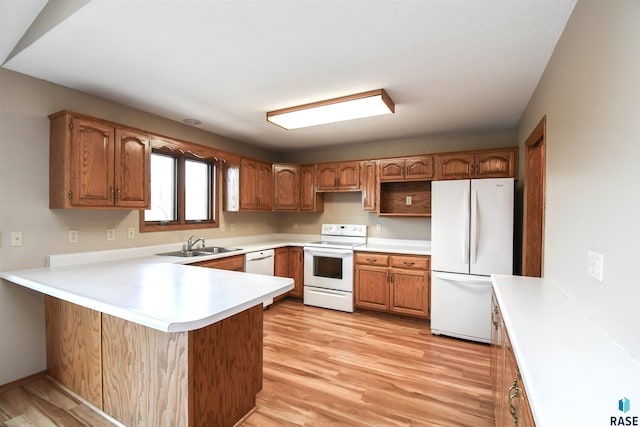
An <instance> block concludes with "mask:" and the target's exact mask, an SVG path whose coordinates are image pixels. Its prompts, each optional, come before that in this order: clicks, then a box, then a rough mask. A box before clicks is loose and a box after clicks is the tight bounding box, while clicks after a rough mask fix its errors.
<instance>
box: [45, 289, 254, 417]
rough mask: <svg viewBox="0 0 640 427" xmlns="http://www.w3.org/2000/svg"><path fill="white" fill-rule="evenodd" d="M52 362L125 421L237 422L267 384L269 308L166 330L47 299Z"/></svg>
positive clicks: (67, 382) (52, 369)
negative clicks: (181, 329)
mask: <svg viewBox="0 0 640 427" xmlns="http://www.w3.org/2000/svg"><path fill="white" fill-rule="evenodd" d="M45 298H46V299H45V312H46V339H47V368H48V371H49V374H50V375H51V376H52V377H53V378H54V379H56V380H57V381H59V382H60V383H61V384H63V385H64V386H66V387H67V388H69V389H70V390H71V391H73V392H75V393H77V394H78V395H80V396H81V397H83V398H84V399H86V400H87V401H89V402H90V403H92V404H93V405H95V406H96V407H98V408H100V409H101V410H103V411H104V412H105V413H107V414H109V415H110V416H112V417H113V418H115V419H116V420H118V421H119V422H121V423H123V424H125V425H127V426H131V427H134V426H171V427H179V426H184V427H194V426H232V425H234V424H235V423H236V422H237V421H238V420H240V419H241V418H242V417H243V416H245V415H246V414H247V413H248V412H249V411H251V409H252V408H254V406H255V401H256V394H257V393H258V392H259V391H260V390H261V389H262V336H263V325H262V321H263V318H262V316H263V308H262V304H258V305H256V306H254V307H251V308H249V309H247V310H244V311H242V312H240V313H238V314H236V315H233V316H231V317H228V318H226V319H223V320H220V321H218V322H216V323H213V324H211V325H209V326H206V327H204V328H200V329H196V330H192V331H187V332H172V333H169V332H162V331H159V330H156V329H152V328H149V327H147V326H143V325H140V324H137V323H134V322H130V321H127V320H123V319H120V318H118V317H115V316H111V315H108V314H105V313H101V312H99V311H95V310H92V309H89V308H85V307H82V306H79V305H76V304H73V303H70V302H67V301H63V300H61V299H58V298H54V297H51V296H46V297H45Z"/></svg>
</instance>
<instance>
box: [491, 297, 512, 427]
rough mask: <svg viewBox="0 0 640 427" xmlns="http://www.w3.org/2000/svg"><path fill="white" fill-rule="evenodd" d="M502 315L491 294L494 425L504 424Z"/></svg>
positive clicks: (504, 388)
mask: <svg viewBox="0 0 640 427" xmlns="http://www.w3.org/2000/svg"><path fill="white" fill-rule="evenodd" d="M503 330H504V324H503V323H502V316H501V314H500V309H499V307H498V303H497V302H496V300H495V296H494V295H492V296H491V380H492V388H493V402H494V404H495V418H496V426H502V425H505V423H506V422H507V421H508V420H505V419H504V414H505V413H504V402H505V399H504V390H506V389H507V387H504V383H503V380H504V369H505V368H504V346H503V340H504V338H503Z"/></svg>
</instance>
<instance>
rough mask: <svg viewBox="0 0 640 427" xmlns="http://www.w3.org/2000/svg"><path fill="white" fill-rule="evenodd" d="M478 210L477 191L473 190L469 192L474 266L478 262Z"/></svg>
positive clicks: (472, 261)
mask: <svg viewBox="0 0 640 427" xmlns="http://www.w3.org/2000/svg"><path fill="white" fill-rule="evenodd" d="M478 210H479V209H478V190H473V191H472V192H471V217H472V220H471V236H472V238H471V264H475V263H477V261H478V243H479V239H480V222H479V220H480V219H479V218H478Z"/></svg>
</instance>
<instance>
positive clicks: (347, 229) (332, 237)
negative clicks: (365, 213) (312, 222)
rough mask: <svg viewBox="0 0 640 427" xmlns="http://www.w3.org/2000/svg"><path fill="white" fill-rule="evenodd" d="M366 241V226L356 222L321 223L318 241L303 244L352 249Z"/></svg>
mask: <svg viewBox="0 0 640 427" xmlns="http://www.w3.org/2000/svg"><path fill="white" fill-rule="evenodd" d="M365 243H367V226H366V225H357V224H322V231H321V238H320V240H319V241H316V242H310V243H307V244H305V246H310V247H314V246H315V247H324V248H339V249H352V248H355V247H357V246H361V245H364V244H365Z"/></svg>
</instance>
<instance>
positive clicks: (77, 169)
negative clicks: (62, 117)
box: [71, 118, 115, 207]
mask: <svg viewBox="0 0 640 427" xmlns="http://www.w3.org/2000/svg"><path fill="white" fill-rule="evenodd" d="M71 126H72V130H71V192H72V196H71V204H72V205H74V206H86V207H99V206H113V205H114V196H115V186H114V181H113V172H114V150H115V149H114V129H113V128H112V127H110V126H107V125H104V124H101V123H97V122H92V121H89V120H83V119H79V118H74V119H73V120H72V121H71Z"/></svg>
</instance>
